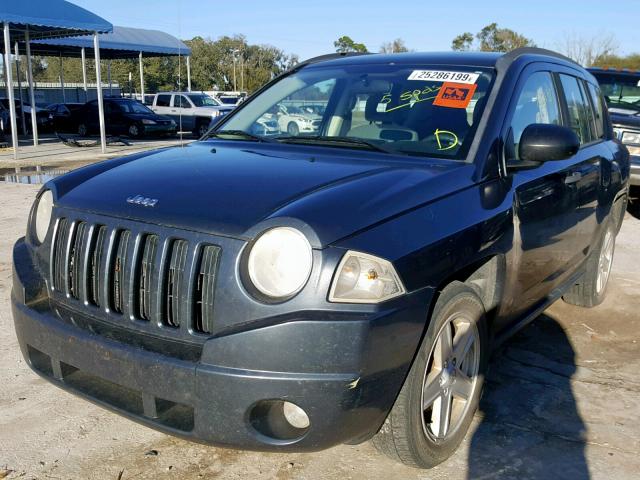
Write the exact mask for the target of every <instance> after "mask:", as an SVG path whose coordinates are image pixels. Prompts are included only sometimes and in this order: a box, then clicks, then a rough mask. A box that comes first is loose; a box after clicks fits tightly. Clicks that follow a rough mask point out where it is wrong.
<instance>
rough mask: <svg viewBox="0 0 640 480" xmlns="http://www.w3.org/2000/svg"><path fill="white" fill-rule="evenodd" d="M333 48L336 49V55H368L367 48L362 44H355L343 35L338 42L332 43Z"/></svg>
mask: <svg viewBox="0 0 640 480" xmlns="http://www.w3.org/2000/svg"><path fill="white" fill-rule="evenodd" d="M333 46H334V47H336V52H338V53H346V52H360V53H368V52H369V50H367V47H366V46H365V44H364V43H356V42H354V41H353V40H352V39H351V37H349V36H348V35H343V36H342V37H340V38H339V39H338V40H336V41H335V42H333Z"/></svg>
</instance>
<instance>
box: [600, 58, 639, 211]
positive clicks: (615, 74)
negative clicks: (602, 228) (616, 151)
mask: <svg viewBox="0 0 640 480" xmlns="http://www.w3.org/2000/svg"><path fill="white" fill-rule="evenodd" d="M588 70H589V71H590V72H591V74H592V75H593V76H594V77H596V79H597V80H598V83H599V84H600V88H601V89H602V93H603V94H604V98H605V99H606V101H607V107H608V108H609V114H610V115H611V121H612V123H613V131H614V133H615V135H616V137H617V138H618V140H620V141H621V142H622V143H623V144H624V145H625V146H626V147H627V149H628V150H629V153H630V154H631V177H630V178H631V180H630V185H631V186H630V188H629V212H630V213H632V214H633V215H634V216H636V217H638V218H640V71H637V70H636V71H630V70H613V69H603V68H589V69H588Z"/></svg>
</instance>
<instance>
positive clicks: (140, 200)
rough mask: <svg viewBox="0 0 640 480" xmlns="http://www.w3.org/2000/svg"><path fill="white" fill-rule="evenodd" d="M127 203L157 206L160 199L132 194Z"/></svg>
mask: <svg viewBox="0 0 640 480" xmlns="http://www.w3.org/2000/svg"><path fill="white" fill-rule="evenodd" d="M127 203H131V204H133V205H142V206H143V207H155V206H156V204H157V203H158V199H157V198H148V197H145V196H143V195H132V196H131V197H127Z"/></svg>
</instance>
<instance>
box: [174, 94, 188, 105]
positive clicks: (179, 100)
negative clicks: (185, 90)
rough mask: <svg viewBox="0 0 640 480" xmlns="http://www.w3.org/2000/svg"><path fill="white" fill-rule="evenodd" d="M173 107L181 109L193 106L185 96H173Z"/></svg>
mask: <svg viewBox="0 0 640 480" xmlns="http://www.w3.org/2000/svg"><path fill="white" fill-rule="evenodd" d="M173 106H174V107H179V108H191V104H190V103H189V100H187V99H186V98H184V96H183V95H174V96H173Z"/></svg>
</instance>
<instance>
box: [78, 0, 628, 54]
mask: <svg viewBox="0 0 640 480" xmlns="http://www.w3.org/2000/svg"><path fill="white" fill-rule="evenodd" d="M71 1H72V2H73V3H76V4H77V5H80V6H82V7H84V8H87V9H88V10H91V11H92V12H94V13H96V14H98V15H100V16H102V17H103V18H105V19H106V20H108V21H110V22H111V23H113V24H114V25H121V26H128V27H138V28H150V29H156V30H163V31H165V32H167V33H170V34H172V35H175V36H177V37H179V38H182V39H190V38H193V37H194V36H201V37H204V38H212V39H216V38H217V37H220V36H223V35H233V34H243V35H245V36H246V37H247V41H248V42H249V43H257V44H269V45H274V46H276V47H278V48H280V49H282V50H284V51H285V52H286V53H289V54H291V53H295V54H297V55H299V57H300V58H301V59H304V58H308V57H312V56H315V55H321V54H324V53H329V52H332V51H334V50H335V48H334V46H333V42H334V41H335V40H336V39H337V38H338V37H340V36H342V35H349V36H350V37H351V38H352V39H354V40H355V41H357V42H361V43H364V44H365V45H366V46H367V47H368V49H369V51H378V49H379V48H380V45H381V44H382V43H383V42H388V41H391V40H393V39H395V38H402V39H403V40H404V41H405V43H406V45H407V47H409V48H410V49H412V50H416V51H441V50H449V49H450V47H451V40H452V39H453V38H454V37H455V36H456V35H458V34H460V33H462V32H467V31H468V32H472V33H476V32H478V31H479V30H480V29H482V27H484V26H485V25H487V24H489V23H492V22H497V23H498V25H499V26H500V27H506V28H510V29H512V30H515V31H517V32H518V33H521V34H523V35H525V36H526V37H528V38H531V39H533V40H534V41H535V42H536V44H537V45H538V46H540V47H544V48H550V49H554V50H559V49H560V46H561V45H562V43H563V42H564V41H565V40H566V38H567V37H577V38H592V37H594V36H598V37H604V36H608V35H614V37H615V39H616V43H617V45H618V47H619V48H618V53H619V54H623V55H624V54H629V53H633V52H640V1H638V0H616V1H615V2H612V3H611V4H607V3H606V2H602V0H597V1H595V0H582V1H576V0H555V1H549V0H534V1H526V2H522V1H518V0H510V1H506V0H482V1H475V2H472V1H463V0H457V1H455V0H454V1H442V0H438V1H433V0H422V1H406V0H386V1H382V0H369V1H362V2H360V1H357V2H356V1H348V0H342V1H335V0H322V1H320V2H314V1H308V0H297V1H295V0H294V1H291V0H271V1H266V2H265V1H263V0H262V1H253V0H245V1H243V2H230V1H224V2H221V1H210V0H199V1H196V0H154V1H143V0H71ZM607 5H609V6H607Z"/></svg>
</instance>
